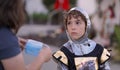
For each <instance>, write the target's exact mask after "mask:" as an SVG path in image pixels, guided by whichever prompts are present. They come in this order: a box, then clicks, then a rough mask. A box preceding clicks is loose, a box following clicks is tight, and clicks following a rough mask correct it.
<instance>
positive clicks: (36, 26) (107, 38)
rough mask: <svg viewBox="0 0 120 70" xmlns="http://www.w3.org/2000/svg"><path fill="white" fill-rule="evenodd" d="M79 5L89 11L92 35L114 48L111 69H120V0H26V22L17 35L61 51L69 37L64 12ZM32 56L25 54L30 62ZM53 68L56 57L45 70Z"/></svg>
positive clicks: (93, 37) (108, 47) (54, 68)
mask: <svg viewBox="0 0 120 70" xmlns="http://www.w3.org/2000/svg"><path fill="white" fill-rule="evenodd" d="M75 6H77V7H81V8H84V9H85V10H86V11H87V13H88V14H89V16H90V19H91V22H92V29H91V32H90V35H89V37H90V38H91V39H93V40H94V41H96V42H97V43H99V44H101V45H103V46H104V47H105V48H107V49H109V50H112V51H111V54H112V57H111V59H110V61H109V62H110V66H111V70H119V68H120V67H119V65H120V0H24V9H25V12H26V21H25V24H24V25H23V26H22V27H21V28H20V29H19V31H18V33H17V36H20V37H23V38H26V39H34V40H37V41H41V42H44V43H46V44H48V45H50V48H51V49H52V51H53V52H54V51H56V50H58V49H59V48H60V47H61V45H62V44H64V43H65V42H66V41H67V40H68V39H67V37H66V33H65V30H64V26H63V16H64V13H65V12H66V11H68V10H69V9H70V8H72V7H75ZM32 59H33V58H32V57H31V58H29V57H28V56H25V61H26V63H29V62H30V61H31V60H32ZM46 66H47V67H46ZM49 68H50V69H51V68H53V69H51V70H56V64H55V63H54V62H53V60H51V61H50V62H48V63H46V64H45V65H44V66H43V69H42V70H48V69H49Z"/></svg>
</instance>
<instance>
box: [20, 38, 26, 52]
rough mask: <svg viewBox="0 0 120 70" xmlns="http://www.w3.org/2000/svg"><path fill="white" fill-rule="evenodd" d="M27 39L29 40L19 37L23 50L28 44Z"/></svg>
mask: <svg viewBox="0 0 120 70" xmlns="http://www.w3.org/2000/svg"><path fill="white" fill-rule="evenodd" d="M27 41H28V40H27V39H24V38H21V37H18V43H19V45H20V48H21V49H22V50H23V49H24V48H25V44H26V42H27Z"/></svg>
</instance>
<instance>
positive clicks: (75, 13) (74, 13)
mask: <svg viewBox="0 0 120 70" xmlns="http://www.w3.org/2000/svg"><path fill="white" fill-rule="evenodd" d="M72 17H74V18H76V19H77V18H78V17H81V19H82V20H84V22H85V25H86V26H87V20H86V17H85V16H84V15H83V14H82V13H81V12H80V11H77V10H72V11H70V12H69V13H65V15H64V25H65V28H67V22H68V21H67V20H68V19H71V18H72Z"/></svg>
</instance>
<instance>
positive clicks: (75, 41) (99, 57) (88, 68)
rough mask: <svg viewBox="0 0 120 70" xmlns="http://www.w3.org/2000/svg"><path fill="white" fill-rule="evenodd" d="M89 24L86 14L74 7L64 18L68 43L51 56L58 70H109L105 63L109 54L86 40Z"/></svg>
mask: <svg viewBox="0 0 120 70" xmlns="http://www.w3.org/2000/svg"><path fill="white" fill-rule="evenodd" d="M90 27H91V22H90V19H89V16H88V14H87V13H86V12H85V10H83V9H81V8H77V7H74V8H72V9H70V11H68V13H67V14H66V17H65V28H66V33H67V36H68V39H69V41H68V42H67V43H65V44H64V45H63V47H62V48H61V49H60V50H59V51H57V52H55V53H54V54H53V58H54V59H55V60H56V61H57V63H58V69H59V70H102V69H104V70H110V68H109V65H108V64H106V63H105V62H106V61H107V60H108V59H109V58H110V53H109V52H108V51H107V50H106V49H105V48H103V47H102V46H101V45H99V44H97V43H96V42H94V41H93V40H90V39H89V38H88V34H89V32H90Z"/></svg>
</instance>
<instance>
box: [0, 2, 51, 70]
mask: <svg viewBox="0 0 120 70" xmlns="http://www.w3.org/2000/svg"><path fill="white" fill-rule="evenodd" d="M23 2H24V1H23V0H0V70H40V68H41V66H42V65H43V63H45V62H47V61H49V60H50V58H51V50H50V48H48V47H44V48H43V49H42V50H41V52H40V53H39V54H38V56H37V57H36V59H35V60H34V61H33V62H32V63H31V64H29V65H27V66H25V62H24V59H23V55H22V51H21V49H20V46H22V47H23V46H25V43H26V42H27V40H26V41H25V40H18V38H17V36H16V33H17V31H18V29H19V27H20V26H21V25H22V24H23V23H24V20H25V11H24V7H23V4H24V3H23ZM18 41H19V42H18ZM19 43H20V45H19Z"/></svg>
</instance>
